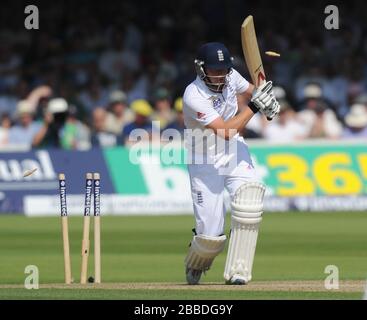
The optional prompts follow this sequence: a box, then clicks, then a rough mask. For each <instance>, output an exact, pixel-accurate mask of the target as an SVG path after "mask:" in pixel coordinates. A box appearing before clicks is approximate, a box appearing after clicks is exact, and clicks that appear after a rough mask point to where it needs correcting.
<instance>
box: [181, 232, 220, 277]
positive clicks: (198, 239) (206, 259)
mask: <svg viewBox="0 0 367 320" xmlns="http://www.w3.org/2000/svg"><path fill="white" fill-rule="evenodd" d="M226 239H227V237H226V236H225V235H222V236H219V237H212V236H205V235H196V236H194V238H193V240H192V241H191V246H190V249H189V252H188V253H187V256H186V258H185V264H186V267H188V268H191V269H195V270H204V271H206V270H208V269H209V268H210V266H211V264H212V262H213V260H214V258H215V257H216V256H217V255H218V254H219V253H221V252H222V251H223V249H224V246H225V243H226Z"/></svg>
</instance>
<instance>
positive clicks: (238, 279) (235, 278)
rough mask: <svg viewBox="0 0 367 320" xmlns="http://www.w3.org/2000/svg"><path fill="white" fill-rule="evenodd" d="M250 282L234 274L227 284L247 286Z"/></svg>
mask: <svg viewBox="0 0 367 320" xmlns="http://www.w3.org/2000/svg"><path fill="white" fill-rule="evenodd" d="M248 282H249V281H248V280H247V279H246V278H245V277H244V276H241V275H239V274H234V275H233V276H232V277H231V279H229V280H227V281H226V284H230V285H237V286H238V285H245V284H248Z"/></svg>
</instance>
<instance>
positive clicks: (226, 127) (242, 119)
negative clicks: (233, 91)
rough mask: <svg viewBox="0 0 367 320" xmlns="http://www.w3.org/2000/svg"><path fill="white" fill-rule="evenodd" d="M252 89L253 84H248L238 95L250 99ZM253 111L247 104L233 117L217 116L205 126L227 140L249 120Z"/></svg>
mask: <svg viewBox="0 0 367 320" xmlns="http://www.w3.org/2000/svg"><path fill="white" fill-rule="evenodd" d="M253 90H254V86H253V85H251V84H250V86H249V88H248V89H247V90H246V91H245V92H243V93H242V94H241V95H240V96H241V97H243V98H244V100H247V101H249V100H250V99H251V96H252V92H253ZM255 113H256V112H255V110H253V108H251V107H249V106H248V107H245V108H244V109H243V110H242V111H241V112H239V113H238V114H237V115H236V116H234V117H233V118H231V119H229V120H227V121H224V120H223V118H222V117H218V118H217V119H215V120H214V121H212V122H211V123H209V124H208V125H207V126H206V127H207V128H209V129H212V130H213V131H214V132H215V133H216V134H217V135H219V136H221V137H222V138H224V139H226V140H229V139H231V138H232V137H233V136H234V135H236V134H237V133H238V132H239V131H241V130H242V129H243V128H244V127H245V126H246V125H247V123H248V122H249V121H250V120H251V118H252V117H253V116H254V114H255Z"/></svg>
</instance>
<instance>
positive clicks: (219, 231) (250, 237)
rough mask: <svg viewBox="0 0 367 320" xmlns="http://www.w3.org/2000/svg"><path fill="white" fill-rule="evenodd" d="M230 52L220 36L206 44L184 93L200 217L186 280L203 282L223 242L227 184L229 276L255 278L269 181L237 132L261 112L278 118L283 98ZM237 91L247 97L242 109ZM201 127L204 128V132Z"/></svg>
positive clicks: (242, 280) (241, 280)
mask: <svg viewBox="0 0 367 320" xmlns="http://www.w3.org/2000/svg"><path fill="white" fill-rule="evenodd" d="M232 60H233V58H232V57H231V56H230V53H229V51H228V49H227V48H226V47H225V46H224V45H223V44H222V43H218V42H210V43H206V44H204V45H203V46H201V47H200V49H199V51H198V54H197V59H196V60H195V62H194V63H195V69H196V73H197V77H196V79H195V80H194V81H193V82H192V83H190V84H189V85H188V86H187V87H186V90H185V93H184V96H183V113H184V122H185V126H186V129H185V143H186V147H187V148H188V154H190V160H191V161H188V171H189V175H190V183H191V195H192V200H193V207H194V214H195V220H196V225H195V229H193V232H194V235H193V239H192V240H191V243H190V246H189V250H188V253H187V256H186V258H185V267H186V280H187V283H188V284H191V285H194V284H198V283H199V281H200V277H201V275H202V273H203V272H205V271H207V270H209V268H210V266H211V265H212V263H213V260H214V258H215V257H216V256H217V255H218V254H219V253H220V252H221V251H222V250H223V249H224V247H225V243H226V235H225V234H224V222H225V214H226V208H225V204H224V190H225V189H227V191H228V193H229V195H230V199H231V221H232V222H231V234H230V241H229V247H228V254H227V259H226V265H225V270H224V279H225V282H226V283H227V284H234V285H242V284H247V283H248V282H249V281H250V280H251V272H252V265H253V260H254V255H255V248H256V241H257V235H258V230H259V224H260V222H261V219H262V217H261V216H262V212H263V199H264V192H265V186H264V185H263V184H262V183H261V182H260V181H259V179H258V177H257V174H256V170H255V168H254V165H253V163H252V161H251V157H250V153H249V150H248V147H247V145H246V143H245V141H244V139H243V137H241V136H239V133H238V132H240V131H241V130H242V129H243V128H244V127H245V126H246V124H247V123H248V122H249V120H250V119H251V118H252V117H253V116H254V114H255V113H257V112H261V113H262V114H263V115H265V116H266V117H267V118H268V119H269V120H271V119H273V118H274V117H275V116H276V115H277V114H278V113H279V103H278V101H277V100H276V98H275V96H274V94H273V88H272V82H271V81H268V82H264V84H263V85H261V86H260V87H259V88H257V89H255V87H254V86H253V85H252V84H250V83H249V82H248V81H247V80H246V79H244V78H243V77H242V76H241V75H240V74H239V73H238V72H237V71H236V70H235V69H234V68H233V64H232ZM238 95H240V96H243V97H244V98H245V101H248V103H247V106H246V107H245V108H244V109H243V110H242V111H240V112H239V111H238V110H239V109H238V101H237V96H238ZM240 100H244V99H239V101H240ZM192 132H195V134H194V135H193V134H192ZM198 132H202V133H203V136H202V139H199V138H198V135H197V133H198ZM208 132H209V133H208ZM223 141H224V143H222V142H223Z"/></svg>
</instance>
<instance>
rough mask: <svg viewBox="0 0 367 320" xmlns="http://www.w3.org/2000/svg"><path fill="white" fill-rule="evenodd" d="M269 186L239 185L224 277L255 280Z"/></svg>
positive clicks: (235, 198)
mask: <svg viewBox="0 0 367 320" xmlns="http://www.w3.org/2000/svg"><path fill="white" fill-rule="evenodd" d="M264 193H265V186H264V185H263V184H262V183H259V182H247V183H245V184H243V185H242V186H241V187H239V188H238V190H237V191H236V193H235V195H234V197H233V201H232V202H231V207H232V226H231V237H230V240H229V246H228V254H227V260H226V265H225V269H224V279H225V280H226V281H229V280H230V279H231V278H232V277H235V278H239V279H242V280H244V281H245V282H246V283H247V282H249V281H251V273H252V265H253V261H254V256H255V249H256V241H257V235H258V232H259V226H260V222H261V219H262V217H261V215H262V212H263V202H264Z"/></svg>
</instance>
